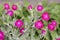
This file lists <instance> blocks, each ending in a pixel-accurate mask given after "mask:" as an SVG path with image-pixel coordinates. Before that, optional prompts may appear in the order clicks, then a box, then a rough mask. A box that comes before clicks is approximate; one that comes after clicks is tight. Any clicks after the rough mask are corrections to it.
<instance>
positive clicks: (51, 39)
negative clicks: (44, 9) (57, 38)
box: [47, 31, 53, 40]
mask: <svg viewBox="0 0 60 40" xmlns="http://www.w3.org/2000/svg"><path fill="white" fill-rule="evenodd" d="M47 36H48V40H53V38H52V36H51V33H50V32H49V31H48V33H47Z"/></svg>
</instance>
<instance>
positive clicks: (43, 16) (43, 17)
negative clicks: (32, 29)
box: [42, 12, 50, 21]
mask: <svg viewBox="0 0 60 40" xmlns="http://www.w3.org/2000/svg"><path fill="white" fill-rule="evenodd" d="M42 19H43V20H45V21H48V20H49V19H50V16H49V14H48V12H44V13H43V14H42Z"/></svg>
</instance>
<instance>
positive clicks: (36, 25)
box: [35, 20, 44, 29]
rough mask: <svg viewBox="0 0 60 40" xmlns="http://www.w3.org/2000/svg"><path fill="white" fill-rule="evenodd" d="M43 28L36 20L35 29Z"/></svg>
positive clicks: (41, 23)
mask: <svg viewBox="0 0 60 40" xmlns="http://www.w3.org/2000/svg"><path fill="white" fill-rule="evenodd" d="M43 26H44V24H43V22H42V21H41V20H38V21H36V22H35V27H36V28H37V29H41V28H43Z"/></svg>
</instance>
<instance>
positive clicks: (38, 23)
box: [0, 3, 60, 40]
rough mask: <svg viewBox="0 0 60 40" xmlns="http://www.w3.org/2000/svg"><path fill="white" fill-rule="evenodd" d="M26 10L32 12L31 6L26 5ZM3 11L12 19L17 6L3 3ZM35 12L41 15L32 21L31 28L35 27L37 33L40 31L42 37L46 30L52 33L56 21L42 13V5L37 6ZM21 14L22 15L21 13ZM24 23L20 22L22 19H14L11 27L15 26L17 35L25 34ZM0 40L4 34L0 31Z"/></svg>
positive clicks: (47, 13) (58, 39)
mask: <svg viewBox="0 0 60 40" xmlns="http://www.w3.org/2000/svg"><path fill="white" fill-rule="evenodd" d="M27 9H28V10H29V11H30V10H31V11H32V9H33V6H32V5H28V7H27ZM4 10H6V14H7V15H8V16H10V17H12V16H14V11H17V10H18V6H17V5H16V4H13V5H12V6H10V5H9V4H8V3H5V4H4ZM36 10H37V12H41V13H42V14H41V16H40V17H41V19H37V20H34V21H33V26H34V27H35V29H37V30H39V31H40V30H41V31H40V32H41V35H42V36H44V35H45V34H46V32H47V30H49V31H54V30H55V29H56V27H57V24H58V23H57V21H56V20H51V16H50V13H49V12H48V11H43V10H44V6H43V5H37V7H36ZM36 10H35V11H36ZM22 11H23V10H22ZM31 11H30V12H31ZM24 12H25V10H24ZM26 12H27V11H26ZM21 14H23V13H21ZM32 16H35V15H32ZM32 16H31V15H30V16H29V17H32ZM23 17H24V14H23ZM24 18H25V17H24ZM26 18H28V17H26ZM50 20H51V21H50ZM24 22H25V21H24V20H22V19H16V20H15V21H14V23H13V24H14V25H13V26H15V27H16V28H17V29H19V33H20V34H21V35H23V34H24V33H25V27H24V26H25V25H24V24H25V23H24ZM44 22H45V23H47V26H46V27H45V24H44ZM27 24H28V23H27ZM30 26H31V25H30ZM44 28H47V30H46V29H44ZM0 40H4V33H3V32H2V31H1V30H0ZM56 40H60V38H57V39H56Z"/></svg>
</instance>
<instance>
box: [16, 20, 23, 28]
mask: <svg viewBox="0 0 60 40" xmlns="http://www.w3.org/2000/svg"><path fill="white" fill-rule="evenodd" d="M23 24H24V23H23V21H22V20H20V19H18V20H16V21H15V26H16V27H18V28H21V27H22V26H23Z"/></svg>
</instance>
